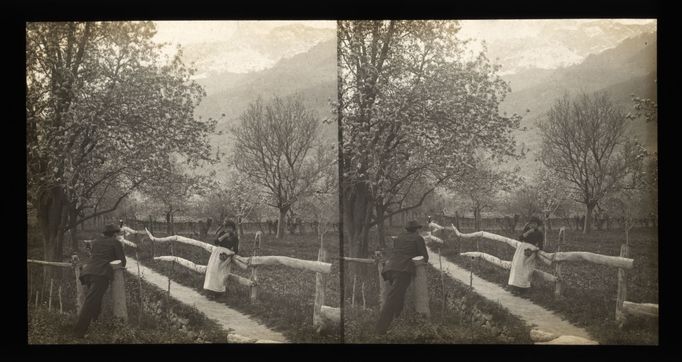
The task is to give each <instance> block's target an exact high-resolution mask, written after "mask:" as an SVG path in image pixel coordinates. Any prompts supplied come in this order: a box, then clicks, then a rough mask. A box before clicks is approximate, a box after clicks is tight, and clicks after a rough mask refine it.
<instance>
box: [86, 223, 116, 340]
mask: <svg viewBox="0 0 682 362" xmlns="http://www.w3.org/2000/svg"><path fill="white" fill-rule="evenodd" d="M120 232H121V229H120V228H119V227H118V226H116V225H113V224H108V225H106V226H105V227H104V232H103V234H104V235H103V236H102V237H99V238H98V239H96V240H94V241H93V242H92V245H91V254H90V259H89V260H88V261H87V263H86V264H85V265H84V266H83V267H82V270H81V274H80V282H81V284H83V285H86V286H87V287H88V291H87V294H86V296H85V303H83V307H82V308H81V311H80V314H79V316H78V322H77V323H76V326H75V328H74V334H75V336H76V337H79V338H82V337H83V336H85V332H86V331H87V330H88V327H89V326H90V322H91V321H92V320H95V319H97V317H98V316H99V314H100V311H101V309H102V297H103V296H104V292H106V290H107V288H108V287H109V283H110V282H111V280H112V279H113V278H114V270H113V269H112V267H111V264H109V263H110V262H112V261H114V260H120V261H121V266H125V265H126V257H125V255H124V254H123V245H122V244H121V242H120V241H118V240H117V239H116V237H117V236H118V234H119V233H120Z"/></svg>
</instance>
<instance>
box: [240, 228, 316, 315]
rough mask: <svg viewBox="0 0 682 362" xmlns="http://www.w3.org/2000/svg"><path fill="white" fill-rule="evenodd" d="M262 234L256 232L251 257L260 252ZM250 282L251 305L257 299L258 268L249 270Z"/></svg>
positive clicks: (254, 267)
mask: <svg viewBox="0 0 682 362" xmlns="http://www.w3.org/2000/svg"><path fill="white" fill-rule="evenodd" d="M262 235H263V233H262V232H260V231H259V232H256V236H255V238H254V242H253V243H254V244H253V256H254V257H255V256H258V252H259V251H260V242H261V238H262ZM318 254H319V253H318ZM318 260H319V255H318ZM251 282H253V285H252V286H251V287H250V292H251V293H250V299H251V303H252V304H253V303H256V301H257V299H258V284H257V283H258V267H257V266H255V265H254V266H253V267H252V269H251Z"/></svg>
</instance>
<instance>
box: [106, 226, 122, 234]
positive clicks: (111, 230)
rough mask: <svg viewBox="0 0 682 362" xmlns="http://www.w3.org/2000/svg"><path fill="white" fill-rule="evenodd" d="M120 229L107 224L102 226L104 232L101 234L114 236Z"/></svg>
mask: <svg viewBox="0 0 682 362" xmlns="http://www.w3.org/2000/svg"><path fill="white" fill-rule="evenodd" d="M120 231H121V229H120V228H119V227H118V226H116V225H114V224H107V225H105V226H104V231H103V232H102V233H103V234H105V235H106V234H114V233H118V232H120Z"/></svg>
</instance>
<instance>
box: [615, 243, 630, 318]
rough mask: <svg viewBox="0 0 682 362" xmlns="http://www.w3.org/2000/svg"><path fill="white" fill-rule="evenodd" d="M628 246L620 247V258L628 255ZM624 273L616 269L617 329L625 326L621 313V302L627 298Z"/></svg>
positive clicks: (622, 270)
mask: <svg viewBox="0 0 682 362" xmlns="http://www.w3.org/2000/svg"><path fill="white" fill-rule="evenodd" d="M628 249H629V248H628V245H627V244H623V245H621V246H620V256H622V257H624V258H627V257H628V254H629V250H628ZM626 277H627V275H626V273H625V269H623V268H618V292H617V293H618V294H617V297H616V323H618V327H619V328H622V327H623V325H624V324H625V315H624V313H623V302H624V301H625V299H626V298H627V290H628V289H627V283H626V281H627V280H626Z"/></svg>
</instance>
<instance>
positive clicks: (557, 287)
mask: <svg viewBox="0 0 682 362" xmlns="http://www.w3.org/2000/svg"><path fill="white" fill-rule="evenodd" d="M565 235H566V228H565V227H562V228H561V229H559V241H557V244H556V252H557V253H558V252H560V251H561V244H562V243H563V242H564V238H565ZM554 272H555V274H556V283H555V284H554V299H560V298H561V292H562V291H563V289H564V285H563V284H564V282H563V280H562V277H561V262H557V263H556V266H554Z"/></svg>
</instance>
